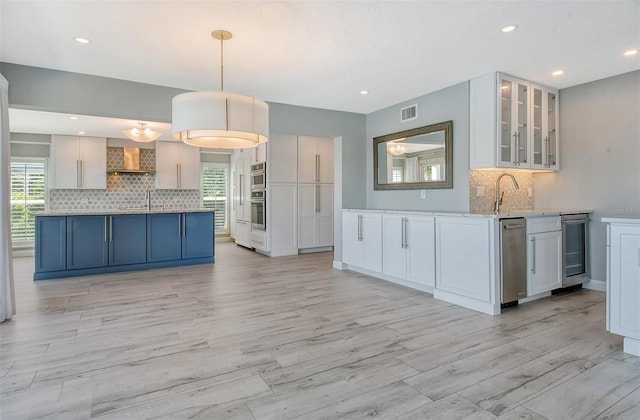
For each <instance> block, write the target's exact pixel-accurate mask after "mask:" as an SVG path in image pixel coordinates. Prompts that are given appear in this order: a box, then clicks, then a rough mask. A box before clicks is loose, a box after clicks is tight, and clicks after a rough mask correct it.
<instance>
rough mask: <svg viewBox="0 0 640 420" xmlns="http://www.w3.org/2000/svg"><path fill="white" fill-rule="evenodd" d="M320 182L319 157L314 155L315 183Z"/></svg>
mask: <svg viewBox="0 0 640 420" xmlns="http://www.w3.org/2000/svg"><path fill="white" fill-rule="evenodd" d="M319 181H320V155H319V154H316V182H319Z"/></svg>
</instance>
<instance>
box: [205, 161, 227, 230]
mask: <svg viewBox="0 0 640 420" xmlns="http://www.w3.org/2000/svg"><path fill="white" fill-rule="evenodd" d="M228 185H229V166H228V165H226V164H223V163H206V162H204V163H202V207H204V208H208V209H213V210H214V211H215V212H216V217H215V220H216V222H215V229H216V234H219V233H229V220H228V219H229V217H228V215H229V200H227V192H228Z"/></svg>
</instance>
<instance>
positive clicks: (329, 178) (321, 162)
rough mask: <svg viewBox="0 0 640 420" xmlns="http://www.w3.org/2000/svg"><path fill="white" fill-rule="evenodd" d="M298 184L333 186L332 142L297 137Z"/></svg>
mask: <svg viewBox="0 0 640 420" xmlns="http://www.w3.org/2000/svg"><path fill="white" fill-rule="evenodd" d="M298 182H299V183H314V182H319V183H322V184H333V140H332V139H330V138H326V137H309V136H298Z"/></svg>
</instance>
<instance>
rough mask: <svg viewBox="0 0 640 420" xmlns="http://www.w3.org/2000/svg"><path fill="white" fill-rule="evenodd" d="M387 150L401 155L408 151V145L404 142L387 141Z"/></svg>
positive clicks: (395, 154)
mask: <svg viewBox="0 0 640 420" xmlns="http://www.w3.org/2000/svg"><path fill="white" fill-rule="evenodd" d="M387 152H389V153H391V154H392V155H394V156H400V155H403V154H405V153H407V147H406V146H405V145H404V144H402V143H394V142H389V143H387Z"/></svg>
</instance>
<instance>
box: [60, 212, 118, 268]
mask: <svg viewBox="0 0 640 420" xmlns="http://www.w3.org/2000/svg"><path fill="white" fill-rule="evenodd" d="M107 235H108V232H107V216H68V217H67V270H76V269H82V268H96V267H106V266H107V264H108V261H109V258H108V256H109V250H108V246H107V244H108V237H107Z"/></svg>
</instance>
